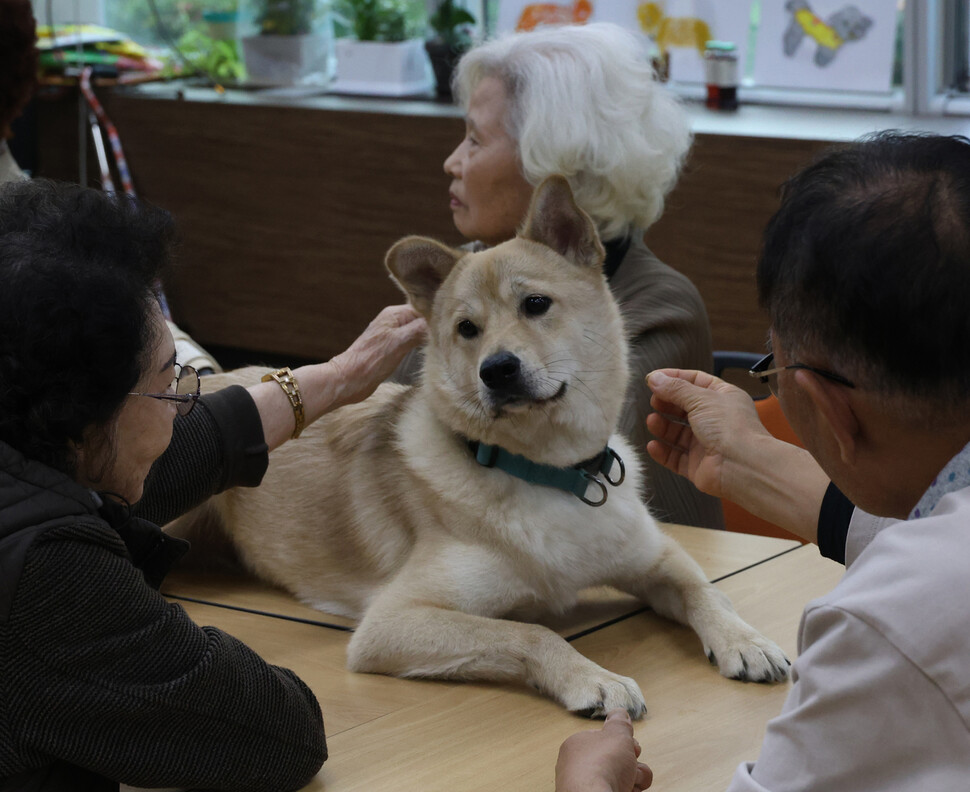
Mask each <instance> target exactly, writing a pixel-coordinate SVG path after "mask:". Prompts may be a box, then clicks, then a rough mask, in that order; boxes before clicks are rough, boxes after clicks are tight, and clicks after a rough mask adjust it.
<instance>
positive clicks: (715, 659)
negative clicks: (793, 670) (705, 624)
mask: <svg viewBox="0 0 970 792" xmlns="http://www.w3.org/2000/svg"><path fill="white" fill-rule="evenodd" d="M704 651H705V653H706V654H707V658H708V660H710V661H711V663H713V664H715V665H716V666H717V667H718V670H719V671H720V672H721V675H722V676H726V677H728V678H729V679H738V680H740V681H742V682H783V681H784V680H786V679H787V678H788V669H789V668H790V667H791V661H790V660H789V659H788V658H787V657H785V653H784V652H783V651H781V648H780V647H779V646H778V645H777V644H776V643H775V642H774V641H769V640H768V639H767V638H765V637H764V636H763V635H761V634H760V633H758V632H757V631H755V630H753V629H751V628H748V629H747V630H744V631H743V632H742V633H741V634H739V635H736V636H733V637H731V636H723V640H720V641H717V645H716V646H711V647H707V646H705V647H704Z"/></svg>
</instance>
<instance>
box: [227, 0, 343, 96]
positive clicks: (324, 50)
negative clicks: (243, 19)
mask: <svg viewBox="0 0 970 792" xmlns="http://www.w3.org/2000/svg"><path fill="white" fill-rule="evenodd" d="M324 6H325V3H322V2H319V1H318V0H254V2H253V21H254V23H255V25H256V27H257V29H258V31H259V32H258V35H255V36H247V37H245V38H244V39H243V53H244V55H245V61H246V69H247V71H248V72H249V77H250V79H251V80H253V81H254V82H261V83H264V84H269V85H296V84H300V83H323V84H325V83H326V82H327V80H328V79H329V77H330V69H329V67H328V62H329V58H330V49H331V38H332V36H330V35H328V30H327V25H326V22H327V21H328V18H327V14H326V9H325V7H324ZM321 19H322V20H323V22H324V24H322V25H319V24H318V22H319V21H320V20H321Z"/></svg>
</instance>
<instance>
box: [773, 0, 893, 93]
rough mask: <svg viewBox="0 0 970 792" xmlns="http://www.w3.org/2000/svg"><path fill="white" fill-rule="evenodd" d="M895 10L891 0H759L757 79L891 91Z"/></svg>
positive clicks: (811, 86) (792, 84) (807, 86)
mask: <svg viewBox="0 0 970 792" xmlns="http://www.w3.org/2000/svg"><path fill="white" fill-rule="evenodd" d="M896 14H897V8H896V3H895V2H889V0H851V2H846V0H761V24H760V25H759V27H758V41H757V46H756V48H755V62H754V81H755V83H756V84H757V85H766V86H774V87H780V88H805V89H815V90H838V91H870V92H881V93H884V92H889V91H890V90H891V88H892V73H893V57H894V54H895V52H894V46H895V41H896Z"/></svg>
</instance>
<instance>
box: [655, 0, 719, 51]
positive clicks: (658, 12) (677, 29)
mask: <svg viewBox="0 0 970 792" xmlns="http://www.w3.org/2000/svg"><path fill="white" fill-rule="evenodd" d="M637 18H638V19H639V20H640V28H641V29H642V30H643V32H644V33H646V34H647V35H648V36H650V38H652V39H653V40H654V41H655V42H656V43H657V48H658V49H659V50H660V52H662V53H669V52H670V49H671V47H688V48H693V49H696V50H697V52H698V53H700V54H701V55H703V54H704V45H705V44H706V43H707V42H708V41H710V40H711V39H712V38H713V36H712V35H711V28H710V25H708V23H707V22H706V21H705V20H703V19H701V18H700V17H696V16H682V17H681V16H667V15H666V13H664V7H663V5H662V4H660V3H641V4H640V6H639V7H638V8H637Z"/></svg>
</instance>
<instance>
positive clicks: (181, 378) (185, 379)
mask: <svg viewBox="0 0 970 792" xmlns="http://www.w3.org/2000/svg"><path fill="white" fill-rule="evenodd" d="M175 368H176V370H177V371H176V374H175V379H173V380H172V384H171V385H169V386H168V393H129V394H128V395H129V396H147V397H148V398H149V399H161V400H162V401H170V402H175V409H176V411H177V412H178V414H179V415H188V414H189V413H190V412H192V410H193V409H194V408H195V403H196V402H197V401H198V400H199V394H200V393H201V391H202V383H201V381H200V380H199V372H198V371H196V370H195V369H194V368H192V366H180V365H179V364H178V363H176V364H175Z"/></svg>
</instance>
